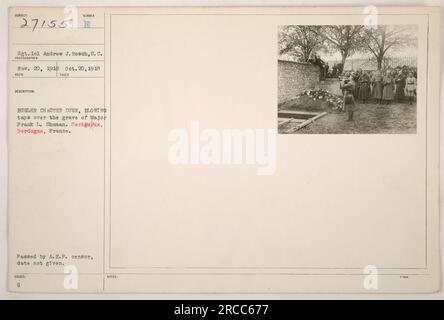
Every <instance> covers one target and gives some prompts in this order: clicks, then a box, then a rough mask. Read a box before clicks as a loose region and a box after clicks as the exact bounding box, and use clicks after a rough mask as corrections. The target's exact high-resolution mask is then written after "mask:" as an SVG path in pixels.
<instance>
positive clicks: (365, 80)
mask: <svg viewBox="0 0 444 320" xmlns="http://www.w3.org/2000/svg"><path fill="white" fill-rule="evenodd" d="M359 83H360V86H359V99H361V100H362V103H364V104H365V103H366V101H367V99H368V98H370V91H371V89H370V76H369V75H368V73H367V71H364V72H363V73H362V75H361V77H360V78H359Z"/></svg>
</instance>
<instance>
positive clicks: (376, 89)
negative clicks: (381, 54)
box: [372, 70, 382, 104]
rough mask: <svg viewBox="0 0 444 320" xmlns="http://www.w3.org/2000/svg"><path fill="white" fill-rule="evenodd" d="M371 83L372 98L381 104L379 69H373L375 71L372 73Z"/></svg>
mask: <svg viewBox="0 0 444 320" xmlns="http://www.w3.org/2000/svg"><path fill="white" fill-rule="evenodd" d="M372 84H373V90H372V98H373V99H375V102H378V103H379V104H381V100H382V75H381V71H379V70H376V71H375V73H374V75H373V79H372Z"/></svg>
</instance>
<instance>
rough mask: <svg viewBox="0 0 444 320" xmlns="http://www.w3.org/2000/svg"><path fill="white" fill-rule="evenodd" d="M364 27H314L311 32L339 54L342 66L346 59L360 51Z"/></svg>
mask: <svg viewBox="0 0 444 320" xmlns="http://www.w3.org/2000/svg"><path fill="white" fill-rule="evenodd" d="M363 29H364V26H360V25H357V26H352V25H343V26H341V25H338V26H316V27H312V30H313V32H315V33H316V34H317V35H319V36H320V37H321V38H322V39H323V40H324V41H326V42H327V45H328V46H329V47H331V48H332V49H334V50H337V51H339V52H340V53H341V57H342V61H341V62H342V65H345V61H346V59H347V57H349V56H351V55H352V54H353V53H355V52H357V51H360V50H362V48H363V42H362V31H363Z"/></svg>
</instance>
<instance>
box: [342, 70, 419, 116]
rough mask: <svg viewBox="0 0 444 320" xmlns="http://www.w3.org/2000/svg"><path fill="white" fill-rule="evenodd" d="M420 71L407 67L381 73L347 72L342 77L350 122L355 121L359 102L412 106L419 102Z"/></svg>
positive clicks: (344, 98) (345, 107)
mask: <svg viewBox="0 0 444 320" xmlns="http://www.w3.org/2000/svg"><path fill="white" fill-rule="evenodd" d="M416 78H417V71H416V68H411V67H407V66H402V67H396V68H387V69H386V70H383V71H380V70H375V71H363V70H361V69H358V70H357V71H350V72H345V73H344V74H343V76H342V77H340V80H341V82H340V88H341V90H342V93H343V101H344V103H343V110H344V111H347V112H348V121H352V120H353V112H354V111H355V110H356V105H355V101H356V100H360V101H361V102H362V103H363V104H365V103H367V102H368V101H373V102H375V103H379V104H390V103H391V102H392V101H396V102H407V101H408V103H409V104H412V102H413V101H414V100H415V99H416Z"/></svg>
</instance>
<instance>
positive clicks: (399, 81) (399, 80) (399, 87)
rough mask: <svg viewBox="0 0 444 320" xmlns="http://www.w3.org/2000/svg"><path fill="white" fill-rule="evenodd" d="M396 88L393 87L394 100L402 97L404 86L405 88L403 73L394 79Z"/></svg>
mask: <svg viewBox="0 0 444 320" xmlns="http://www.w3.org/2000/svg"><path fill="white" fill-rule="evenodd" d="M395 84H396V89H395V97H396V100H398V101H399V100H403V99H404V88H405V78H404V76H403V75H398V76H397V77H396V79H395Z"/></svg>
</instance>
